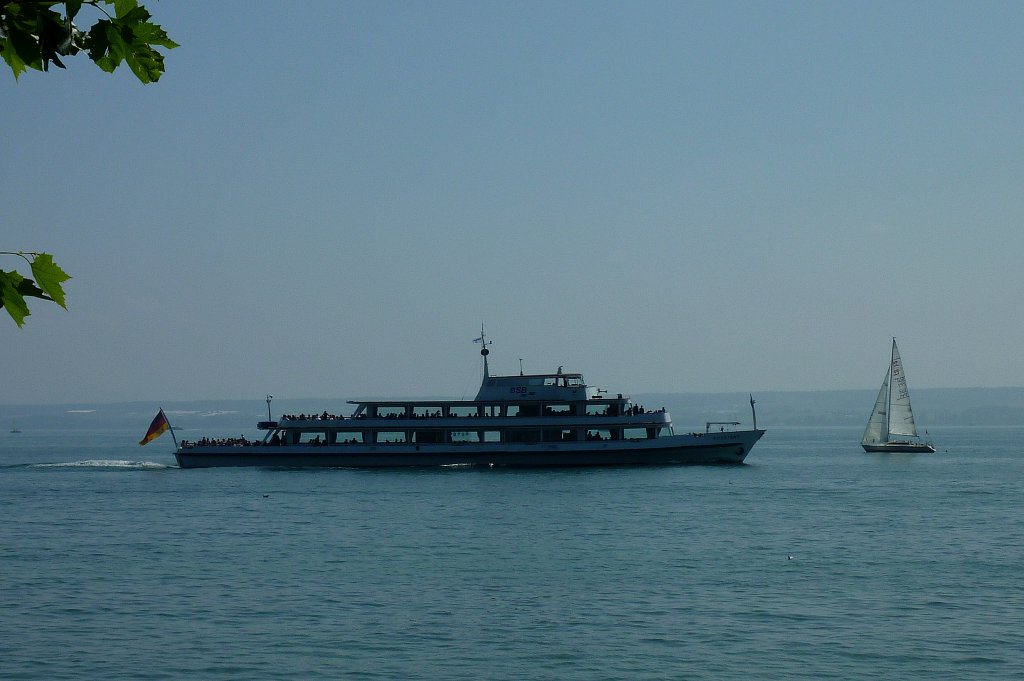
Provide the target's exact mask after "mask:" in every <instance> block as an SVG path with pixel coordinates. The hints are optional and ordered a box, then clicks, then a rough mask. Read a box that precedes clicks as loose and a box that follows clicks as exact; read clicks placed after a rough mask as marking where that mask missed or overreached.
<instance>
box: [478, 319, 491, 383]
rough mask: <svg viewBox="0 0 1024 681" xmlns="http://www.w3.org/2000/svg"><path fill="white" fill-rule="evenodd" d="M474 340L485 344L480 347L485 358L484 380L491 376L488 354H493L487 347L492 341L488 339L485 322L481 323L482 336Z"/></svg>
mask: <svg viewBox="0 0 1024 681" xmlns="http://www.w3.org/2000/svg"><path fill="white" fill-rule="evenodd" d="M474 342H476V343H480V344H481V345H482V346H483V347H482V348H480V355H481V356H482V357H483V358H484V380H487V377H488V376H490V372H489V371H488V367H487V355H489V354H491V351H490V350H488V349H487V346H488V345H490V344H491V342H492V341H489V340H487V335H486V334H485V333H484V325H483V324H481V325H480V337H479V338H477V339H476V341H474Z"/></svg>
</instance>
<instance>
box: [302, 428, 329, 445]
mask: <svg viewBox="0 0 1024 681" xmlns="http://www.w3.org/2000/svg"><path fill="white" fill-rule="evenodd" d="M299 444H300V445H325V444H327V431H325V430H308V431H304V432H302V433H299Z"/></svg>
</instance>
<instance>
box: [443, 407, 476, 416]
mask: <svg viewBox="0 0 1024 681" xmlns="http://www.w3.org/2000/svg"><path fill="white" fill-rule="evenodd" d="M476 411H477V409H476V405H475V404H474V405H473V406H455V405H453V406H451V407H448V414H449V415H450V416H454V417H456V418H458V417H460V416H476Z"/></svg>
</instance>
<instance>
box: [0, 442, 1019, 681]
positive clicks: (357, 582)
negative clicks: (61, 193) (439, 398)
mask: <svg viewBox="0 0 1024 681" xmlns="http://www.w3.org/2000/svg"><path fill="white" fill-rule="evenodd" d="M147 423H148V422H143V423H142V424H141V426H137V427H135V428H134V430H130V431H129V430H127V429H117V428H114V429H107V430H86V429H82V430H67V429H64V430H60V431H56V430H55V431H40V430H26V431H25V432H22V433H20V434H8V433H6V432H4V433H0V514H2V516H0V517H2V518H3V522H2V523H0V582H2V586H3V588H2V589H0V678H3V679H40V680H43V679H45V680H47V681H53V680H56V679H76V680H78V679H183V678H194V679H204V680H213V681H217V680H222V679H224V680H226V679H473V680H474V681H476V680H478V679H559V680H564V679H579V680H581V681H582V680H587V681H592V680H594V679H751V678H757V679H878V678H892V679H897V678H898V679H964V678H984V679H1021V678H1022V674H1024V671H1022V670H1024V627H1022V626H1021V613H1024V569H1022V566H1024V523H1022V521H1021V508H1022V507H1024V456H1022V453H1024V446H1022V443H1024V429H1021V428H1005V429H999V428H950V429H946V430H941V429H932V435H933V438H934V440H935V442H936V445H937V447H938V448H939V452H938V453H936V454H929V455H908V454H901V455H879V454H865V453H864V452H862V451H861V449H860V447H859V444H858V442H859V438H860V429H859V428H857V429H848V428H840V429H827V428H822V429H813V430H811V429H805V430H801V429H771V428H770V426H769V431H768V434H767V435H766V436H765V437H764V439H763V440H762V441H761V442H760V443H759V444H758V445H757V446H756V447H755V448H754V450H753V452H752V454H751V455H750V457H749V458H748V462H747V464H745V465H742V466H724V467H656V468H634V469H631V468H606V469H592V470H565V469H559V470H515V471H505V470H392V471H361V470H342V469H337V470H260V469H233V470H232V469H221V470H214V469H210V470H180V469H177V468H175V467H173V462H174V460H173V456H172V454H171V442H170V441H169V438H168V436H167V435H165V436H164V437H163V438H162V439H160V440H158V441H157V442H155V443H153V444H151V445H149V446H147V447H146V448H144V449H140V448H139V447H138V446H137V444H136V443H137V440H138V439H139V437H141V435H142V432H144V431H145V426H146V425H147Z"/></svg>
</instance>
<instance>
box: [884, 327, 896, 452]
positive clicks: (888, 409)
mask: <svg viewBox="0 0 1024 681" xmlns="http://www.w3.org/2000/svg"><path fill="white" fill-rule="evenodd" d="M895 358H896V337H895V336H893V338H892V350H891V351H890V353H889V391H888V394H887V395H886V396H885V441H886V442H888V441H889V429H890V425H891V424H892V381H893V375H892V362H893V360H894V359H895Z"/></svg>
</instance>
